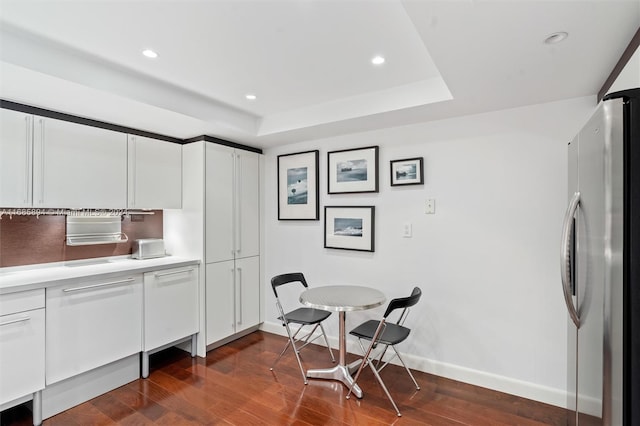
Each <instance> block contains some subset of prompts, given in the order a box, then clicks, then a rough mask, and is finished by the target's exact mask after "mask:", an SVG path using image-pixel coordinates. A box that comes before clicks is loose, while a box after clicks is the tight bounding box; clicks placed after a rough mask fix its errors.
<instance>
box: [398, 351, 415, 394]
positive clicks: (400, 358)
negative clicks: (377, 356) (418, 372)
mask: <svg viewBox="0 0 640 426" xmlns="http://www.w3.org/2000/svg"><path fill="white" fill-rule="evenodd" d="M393 350H394V351H395V352H396V356H397V357H398V359H399V360H400V362H401V363H402V366H403V367H404V369H405V370H407V373H409V377H411V380H413V384H414V385H416V389H417V390H420V385H419V384H418V382H416V378H415V377H413V374H411V370H409V368H408V367H407V364H405V363H404V360H403V359H402V357H401V356H400V353H398V350H397V349H396V348H395V346H393Z"/></svg>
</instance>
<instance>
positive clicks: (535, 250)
mask: <svg viewBox="0 0 640 426" xmlns="http://www.w3.org/2000/svg"><path fill="white" fill-rule="evenodd" d="M594 108H595V97H585V98H578V99H572V100H566V101H561V102H555V103H550V104H544V105H535V106H529V107H524V108H518V109H511V110H505V111H498V112H492V113H487V114H481V115H475V116H468V117H461V118H455V119H448V120H442V121H437V122H429V123H423V124H418V125H411V126H406V127H400V128H392V129H385V130H380V131H372V132H366V133H359V134H352V135H346V136H341V137H334V138H330V139H322V140H314V141H308V142H304V143H299V144H295V145H289V146H282V147H278V148H273V149H269V150H267V151H266V152H265V176H264V179H265V181H264V187H265V188H264V189H265V205H264V210H265V220H264V226H265V228H264V234H265V243H264V244H265V250H264V253H265V259H264V261H265V268H264V276H263V281H264V283H265V292H266V293H265V294H266V295H267V297H266V299H265V300H266V311H265V316H264V317H265V321H267V323H265V325H264V329H265V330H268V331H277V332H279V331H280V330H281V329H282V327H281V326H279V325H276V321H275V318H276V317H277V315H276V311H275V306H274V304H273V296H272V292H271V288H270V284H269V281H270V279H271V277H272V276H274V275H276V274H279V273H284V272H290V271H303V272H304V273H305V275H306V277H307V278H308V281H309V282H310V285H312V286H321V285H330V284H361V285H368V286H372V287H376V288H378V289H380V290H382V291H383V292H384V293H385V294H386V295H387V297H388V298H393V297H397V296H405V295H408V294H409V292H410V291H411V289H412V288H413V286H414V285H418V286H420V287H421V288H422V290H423V293H424V295H423V299H422V300H421V302H420V303H419V304H418V305H417V306H416V308H414V310H413V311H412V313H411V315H410V317H409V320H408V321H409V322H408V325H409V326H410V327H412V328H413V329H414V332H413V334H412V337H411V338H410V340H409V341H408V342H405V343H404V344H403V346H402V348H401V350H402V351H403V352H405V353H407V354H408V355H409V356H408V358H409V360H410V364H411V366H413V367H414V368H418V369H421V370H424V371H429V372H435V373H436V374H440V375H443V376H448V377H452V378H456V379H458V380H462V381H466V382H470V383H475V384H479V385H482V386H486V387H490V388H494V389H499V390H503V391H507V392H510V393H513V394H519V395H523V396H526V397H529V398H533V399H537V400H541V401H544V402H549V403H552V404H556V405H564V403H565V396H564V394H563V391H564V390H565V377H566V359H565V358H566V319H567V315H566V313H565V308H564V305H563V299H562V295H561V289H560V279H559V262H560V261H559V253H558V251H559V246H560V241H559V240H560V230H561V229H560V228H561V222H562V216H563V213H564V209H565V205H566V200H567V195H566V192H567V184H566V178H567V176H566V173H567V169H566V162H567V155H566V146H567V142H568V141H569V140H571V138H572V137H573V136H574V134H575V133H577V131H578V130H579V129H580V128H581V127H582V124H583V123H584V122H585V121H586V119H587V118H588V116H589V115H590V114H591V112H592V111H593V110H594ZM368 145H379V146H380V192H379V193H376V194H351V195H346V194H340V195H331V196H329V195H327V182H326V180H327V173H326V167H327V163H326V160H327V152H328V151H332V150H339V149H347V148H355V147H359V146H368ZM310 149H320V194H321V206H322V207H324V206H325V205H375V206H376V251H375V253H363V252H350V251H342V250H331V249H324V248H323V218H324V214H323V211H322V210H321V220H320V221H317V222H303V221H300V222H295V221H294V222H291V221H278V220H277V192H276V168H277V167H276V161H277V155H279V154H288V153H294V152H299V151H305V150H310ZM419 156H422V157H424V161H425V163H424V164H425V185H424V186H413V187H404V188H403V187H400V188H398V187H393V188H392V187H390V186H389V176H388V175H389V161H390V160H393V159H401V158H408V157H419ZM427 198H435V199H436V214H435V215H425V214H424V202H425V199H427ZM405 222H410V223H411V224H412V225H413V238H410V239H409V238H403V237H402V227H403V226H402V225H403V223H405ZM290 302H292V303H294V302H295V296H291V297H290ZM381 311H382V307H381V308H378V309H377V310H376V311H373V310H371V311H365V312H357V313H350V314H349V315H347V329H349V328H352V327H353V326H355V325H357V323H359V322H361V321H362V320H363V319H365V318H369V317H372V316H374V315H375V316H378V315H380V314H381ZM328 325H329V328H328V330H327V331H328V333H329V334H330V335H331V336H332V337H333V338H334V343H335V341H336V340H335V337H336V336H337V335H338V330H337V317H335V316H334V317H333V319H331V320H330V321H329V322H328Z"/></svg>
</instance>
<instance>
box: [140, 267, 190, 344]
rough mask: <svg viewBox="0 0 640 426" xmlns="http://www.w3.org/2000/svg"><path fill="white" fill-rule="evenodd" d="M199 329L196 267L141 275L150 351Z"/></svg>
mask: <svg viewBox="0 0 640 426" xmlns="http://www.w3.org/2000/svg"><path fill="white" fill-rule="evenodd" d="M197 332H198V267H197V266H189V267H185V268H175V269H167V270H162V271H157V272H147V273H145V274H144V345H143V349H144V350H145V351H149V350H151V349H155V348H158V347H160V346H162V345H166V344H167V343H171V342H175V341H176V340H178V339H182V338H183V337H187V336H190V335H192V334H195V333H197Z"/></svg>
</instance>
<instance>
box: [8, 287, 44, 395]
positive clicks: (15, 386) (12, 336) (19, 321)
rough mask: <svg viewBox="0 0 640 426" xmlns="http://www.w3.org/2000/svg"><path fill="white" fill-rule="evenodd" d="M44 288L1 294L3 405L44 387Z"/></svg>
mask: <svg viewBox="0 0 640 426" xmlns="http://www.w3.org/2000/svg"><path fill="white" fill-rule="evenodd" d="M44 303H45V301H44V290H32V291H25V292H19V293H11V294H3V295H0V406H3V405H4V404H7V403H10V402H11V401H14V400H16V399H18V398H22V397H25V396H29V395H31V394H33V393H34V392H37V391H40V390H42V389H43V388H44V377H45V373H44V365H45V362H44V357H45V355H44V346H45V345H44V340H45V324H44V323H45V311H44Z"/></svg>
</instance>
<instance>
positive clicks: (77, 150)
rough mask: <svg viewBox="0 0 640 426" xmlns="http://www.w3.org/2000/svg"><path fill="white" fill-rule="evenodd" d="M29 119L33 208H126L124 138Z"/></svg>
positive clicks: (90, 129)
mask: <svg viewBox="0 0 640 426" xmlns="http://www.w3.org/2000/svg"><path fill="white" fill-rule="evenodd" d="M34 118H35V123H34V127H33V132H34V135H33V146H34V155H33V206H34V207H67V208H105V209H124V208H126V207H127V135H126V134H124V133H119V132H114V131H110V130H105V129H100V128H97V127H91V126H85V125H81V124H76V123H70V122H67V121H61V120H55V119H51V118H43V117H34Z"/></svg>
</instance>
